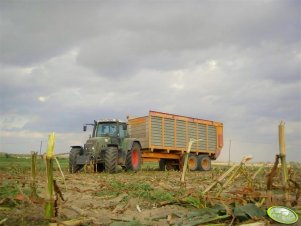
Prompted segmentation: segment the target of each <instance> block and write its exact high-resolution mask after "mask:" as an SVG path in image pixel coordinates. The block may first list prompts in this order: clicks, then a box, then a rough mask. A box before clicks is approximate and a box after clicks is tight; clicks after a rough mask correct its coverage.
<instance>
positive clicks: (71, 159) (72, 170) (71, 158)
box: [69, 148, 83, 173]
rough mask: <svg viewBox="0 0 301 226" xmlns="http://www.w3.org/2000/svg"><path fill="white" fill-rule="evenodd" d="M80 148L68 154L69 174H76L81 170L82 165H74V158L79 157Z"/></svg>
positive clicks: (73, 149)
mask: <svg viewBox="0 0 301 226" xmlns="http://www.w3.org/2000/svg"><path fill="white" fill-rule="evenodd" d="M80 152H81V148H72V149H71V151H70V153H69V172H70V173H76V172H78V171H79V170H81V169H82V168H83V165H77V164H76V158H77V156H79V155H80Z"/></svg>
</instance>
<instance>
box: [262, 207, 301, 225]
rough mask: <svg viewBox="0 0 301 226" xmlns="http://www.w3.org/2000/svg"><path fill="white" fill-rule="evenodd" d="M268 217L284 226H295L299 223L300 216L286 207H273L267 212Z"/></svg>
mask: <svg viewBox="0 0 301 226" xmlns="http://www.w3.org/2000/svg"><path fill="white" fill-rule="evenodd" d="M267 213H268V216H269V217H270V218H272V219H273V220H274V221H277V222H279V223H282V224H293V223H296V222H297V221H298V215H297V214H296V213H295V212H294V211H293V210H291V209H290V208H287V207H285V206H272V207H270V208H269V209H268V211H267Z"/></svg>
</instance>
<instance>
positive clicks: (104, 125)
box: [69, 120, 142, 173]
mask: <svg viewBox="0 0 301 226" xmlns="http://www.w3.org/2000/svg"><path fill="white" fill-rule="evenodd" d="M87 125H91V126H93V132H92V135H91V136H90V138H89V139H88V140H87V141H86V143H85V145H84V147H82V146H71V151H70V154H69V172H70V173H76V172H78V171H79V170H81V169H82V168H83V167H84V165H86V164H93V165H94V171H96V172H101V171H105V172H108V173H115V172H116V171H117V165H121V166H122V168H124V169H125V170H133V171H138V170H140V168H141V164H142V158H141V145H140V142H139V140H137V139H134V138H130V137H129V134H128V132H127V124H126V122H122V121H119V120H101V121H94V124H85V125H84V126H83V130H84V131H87Z"/></svg>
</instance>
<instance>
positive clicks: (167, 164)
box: [159, 159, 180, 171]
mask: <svg viewBox="0 0 301 226" xmlns="http://www.w3.org/2000/svg"><path fill="white" fill-rule="evenodd" d="M159 170H160V171H165V170H167V171H170V170H176V171H178V170H180V166H179V162H178V161H176V160H173V159H160V161H159Z"/></svg>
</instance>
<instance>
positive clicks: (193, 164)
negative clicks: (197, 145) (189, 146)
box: [188, 154, 198, 171]
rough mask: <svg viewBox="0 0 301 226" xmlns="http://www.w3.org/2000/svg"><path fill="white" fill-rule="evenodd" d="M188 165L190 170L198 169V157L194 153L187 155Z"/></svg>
mask: <svg viewBox="0 0 301 226" xmlns="http://www.w3.org/2000/svg"><path fill="white" fill-rule="evenodd" d="M188 167H189V170H190V171H196V170H198V158H197V156H196V155H194V154H190V155H189V156H188Z"/></svg>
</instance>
